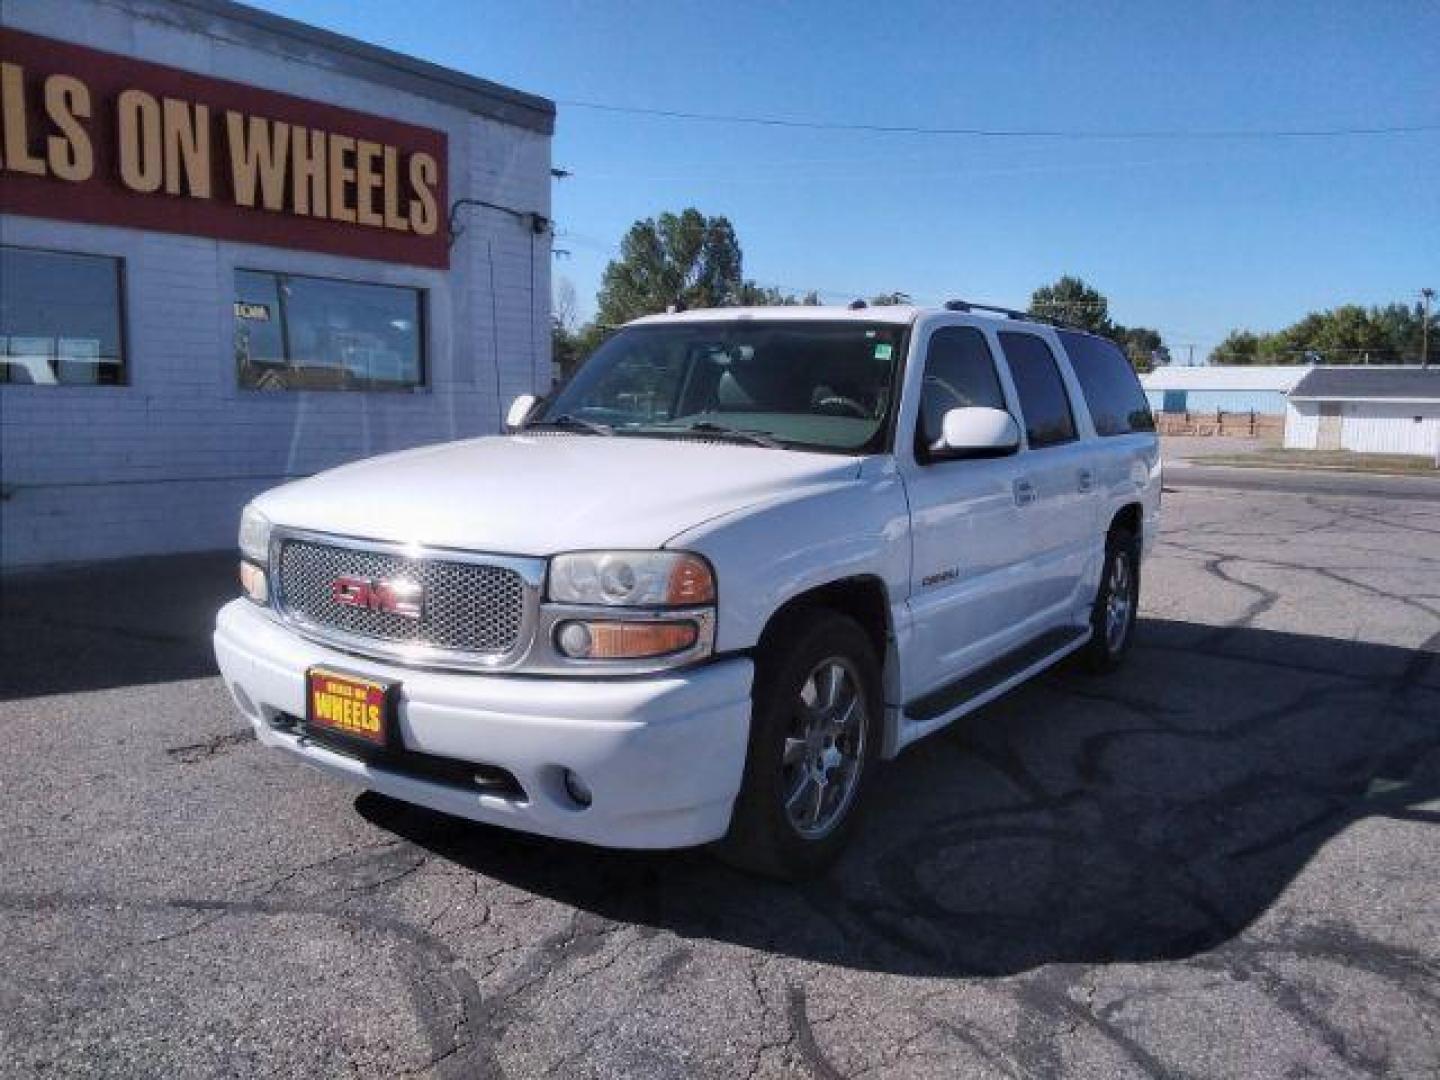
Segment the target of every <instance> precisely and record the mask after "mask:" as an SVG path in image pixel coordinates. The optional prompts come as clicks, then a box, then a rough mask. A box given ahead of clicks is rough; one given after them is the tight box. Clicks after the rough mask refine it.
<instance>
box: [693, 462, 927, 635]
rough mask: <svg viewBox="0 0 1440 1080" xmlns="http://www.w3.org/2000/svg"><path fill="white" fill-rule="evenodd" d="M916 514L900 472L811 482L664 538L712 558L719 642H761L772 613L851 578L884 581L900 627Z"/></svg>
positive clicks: (895, 621) (894, 620)
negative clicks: (912, 517)
mask: <svg viewBox="0 0 1440 1080" xmlns="http://www.w3.org/2000/svg"><path fill="white" fill-rule="evenodd" d="M909 530H910V518H909V509H908V505H907V503H906V500H905V492H904V488H903V486H902V484H901V482H900V480H899V478H898V477H897V476H895V475H893V474H891V475H884V476H879V477H862V478H860V479H856V480H846V481H842V482H839V483H827V484H819V485H813V486H809V487H806V488H801V489H797V490H796V491H793V492H787V493H786V494H785V495H783V496H780V497H778V498H775V499H772V500H769V501H767V502H764V503H761V504H758V505H755V506H749V507H745V508H744V509H741V510H736V511H734V512H732V513H730V514H726V515H724V516H722V517H719V518H716V519H714V520H711V521H707V522H704V523H702V524H700V525H697V526H695V527H694V528H692V529H689V530H687V531H685V532H683V533H681V534H679V535H678V536H676V537H674V538H672V539H671V540H670V541H669V543H668V544H667V545H666V546H667V547H671V548H683V549H685V550H687V551H696V552H699V553H700V554H702V555H704V556H705V557H706V558H708V559H709V560H710V562H711V565H712V566H714V567H715V572H716V576H717V579H718V587H719V589H718V591H719V612H718V613H719V619H718V623H717V627H716V649H717V651H721V652H734V651H739V650H743V649H750V648H753V647H754V646H755V645H756V644H757V643H758V642H759V640H760V635H761V633H762V632H763V631H764V629H765V624H766V623H767V622H769V620H770V617H771V616H772V615H773V614H774V613H775V612H776V611H778V610H779V609H780V608H781V607H782V606H784V604H786V603H787V602H788V601H790V600H792V599H794V598H795V597H796V596H799V595H800V594H801V593H804V592H808V591H809V590H811V589H814V588H817V587H819V586H821V585H826V584H829V583H831V582H834V581H839V580H841V579H843V578H850V577H858V576H872V577H876V578H879V579H880V581H881V582H883V583H884V585H885V590H886V594H887V595H888V597H889V599H890V605H891V621H892V625H897V626H898V624H899V623H900V622H901V621H902V615H903V610H904V603H905V600H906V597H907V595H908V591H909V581H910V531H909Z"/></svg>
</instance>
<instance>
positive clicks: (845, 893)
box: [357, 619, 1440, 975]
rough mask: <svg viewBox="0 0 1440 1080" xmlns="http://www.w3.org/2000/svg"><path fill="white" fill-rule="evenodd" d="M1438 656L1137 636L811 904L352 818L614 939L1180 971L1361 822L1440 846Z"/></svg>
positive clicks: (1161, 630) (414, 821)
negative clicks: (1157, 966) (1117, 663)
mask: <svg viewBox="0 0 1440 1080" xmlns="http://www.w3.org/2000/svg"><path fill="white" fill-rule="evenodd" d="M1437 651H1440V635H1436V637H1435V638H1433V639H1431V641H1430V642H1428V643H1427V644H1426V646H1425V647H1424V648H1422V649H1421V650H1419V651H1415V650H1409V649H1402V648H1395V647H1391V646H1384V645H1370V644H1364V643H1355V642H1346V641H1336V640H1332V639H1326V638H1316V637H1310V636H1305V635H1297V634H1288V633H1278V632H1275V631H1270V630H1261V629H1255V628H1249V627H1236V628H1217V627H1214V626H1202V625H1197V624H1191V623H1184V622H1172V621H1165V620H1155V619H1147V620H1144V621H1142V623H1141V625H1140V637H1139V639H1138V641H1137V646H1136V649H1135V651H1134V653H1133V654H1132V656H1131V657H1130V660H1129V662H1128V663H1127V665H1126V667H1125V668H1124V670H1123V671H1121V672H1120V673H1118V674H1116V675H1113V676H1109V677H1104V678H1093V677H1089V676H1086V675H1084V674H1082V673H1080V672H1078V671H1077V670H1074V669H1073V668H1071V667H1068V666H1062V668H1060V669H1059V670H1057V671H1054V672H1052V673H1050V674H1049V675H1047V676H1045V677H1044V678H1042V679H1041V680H1039V681H1038V682H1036V683H1035V684H1033V685H1031V686H1028V687H1025V688H1022V689H1020V690H1018V691H1016V692H1015V693H1013V694H1011V695H1009V696H1008V697H1007V698H1005V699H1003V700H1002V701H1000V702H997V703H995V704H994V705H992V706H990V707H987V708H986V709H984V710H982V711H980V712H979V713H976V714H974V715H973V716H971V717H969V718H967V719H966V720H965V721H962V722H961V724H959V725H958V726H957V727H956V728H953V729H951V730H950V731H948V732H946V733H944V734H941V735H939V736H937V737H935V738H933V739H930V740H927V741H925V742H922V743H920V744H919V745H917V746H915V747H914V748H912V749H910V750H908V751H907V752H906V753H905V754H903V755H902V756H901V757H900V758H899V760H897V761H896V762H894V763H892V764H891V765H890V766H888V767H887V768H886V769H885V770H884V771H883V773H882V774H880V776H879V778H878V779H879V782H878V783H877V785H876V788H875V789H874V790H873V791H872V793H871V794H872V799H871V801H870V804H869V805H868V807H867V816H866V820H865V822H864V828H863V829H862V831H861V833H860V835H859V836H858V837H857V840H856V843H855V844H854V846H853V847H852V849H851V850H850V851H849V852H848V853H847V855H846V856H845V857H844V858H843V859H842V860H841V862H840V863H839V865H837V866H836V867H835V868H834V870H832V872H831V873H830V874H829V875H828V876H827V877H825V878H823V879H821V880H818V881H813V882H809V883H806V884H804V885H799V886H793V885H786V884H783V883H778V882H772V881H765V880H759V879H756V878H752V877H748V876H746V875H743V874H740V873H737V872H735V871H733V870H730V869H728V868H727V867H725V866H723V865H722V864H720V863H719V862H718V861H717V860H715V859H713V858H711V857H709V856H708V855H707V854H706V853H704V852H679V853H634V852H612V851H606V850H601V849H596V848H590V847H584V846H581V845H575V844H562V843H557V842H554V841H549V840H543V839H537V838H533V837H527V836H524V835H520V834H515V833H510V832H507V831H505V830H500V829H492V828H487V827H484V826H478V825H472V824H470V823H467V822H463V821H460V820H457V819H454V818H448V817H445V816H443V815H439V814H434V813H431V812H429V811H425V810H421V809H418V808H414V807H409V806H406V805H404V804H401V803H398V802H394V801H391V800H389V799H385V798H382V797H380V796H376V795H373V794H367V795H362V796H360V797H359V799H358V800H357V809H358V810H359V812H360V813H361V814H363V815H364V816H365V817H366V818H367V819H368V820H370V821H371V822H373V823H374V824H376V825H377V826H379V827H382V828H384V829H387V830H389V831H391V832H393V833H395V834H397V835H399V836H401V837H403V838H405V839H408V840H410V841H412V842H413V843H415V844H417V845H419V846H421V847H423V848H425V849H427V850H428V851H430V852H432V853H433V854H434V855H436V856H438V857H441V858H444V859H448V860H450V861H451V862H453V863H455V864H458V865H460V866H463V867H467V868H469V869H470V870H473V871H474V872H476V873H478V874H483V875H486V876H487V877H490V878H494V879H497V880H499V881H503V882H506V883H508V884H510V885H513V886H515V887H518V888H521V889H525V890H527V891H529V892H532V893H535V894H538V895H541V896H545V897H549V898H552V899H554V900H556V901H559V902H563V903H565V904H569V905H573V906H574V907H576V908H578V909H581V910H583V911H586V912H589V913H592V914H594V915H598V916H600V917H603V918H607V919H612V920H617V921H623V922H629V923H635V924H639V925H642V926H646V927H652V928H663V929H665V930H668V931H671V932H673V933H675V934H677V935H680V936H684V937H694V938H706V939H716V940H723V941H726V942H730V943H734V944H740V945H744V946H746V947H749V948H754V949H758V950H764V951H767V952H773V953H779V954H784V955H787V956H792V957H798V958H803V959H807V960H814V961H818V962H821V963H827V964H837V965H841V966H846V967H853V968H860V969H867V970H885V971H890V972H896V973H905V974H932V975H961V974H1008V973H1014V972H1019V971H1024V970H1028V969H1030V968H1033V967H1035V966H1038V965H1041V964H1046V963H1051V962H1066V961H1070V962H1091V963H1097V962H1107V961H1147V960H1163V959H1177V958H1182V957H1186V956H1189V955H1192V954H1195V953H1197V952H1200V951H1204V950H1208V949H1211V948H1213V947H1215V946H1216V945H1219V944H1221V943H1223V942H1225V941H1227V940H1229V939H1230V938H1232V937H1233V936H1235V935H1236V934H1237V933H1239V932H1240V931H1241V930H1242V929H1244V928H1245V927H1246V926H1247V925H1249V924H1250V923H1251V922H1252V921H1253V920H1255V919H1256V918H1257V917H1258V916H1259V915H1261V914H1262V913H1263V912H1265V911H1266V910H1267V908H1269V907H1270V906H1271V905H1272V904H1273V903H1274V902H1275V901H1276V900H1277V898H1278V897H1279V896H1280V895H1281V893H1282V892H1283V891H1284V890H1285V888H1286V887H1287V885H1288V884H1289V883H1290V882H1291V881H1292V880H1293V879H1294V878H1295V876H1296V875H1297V874H1298V873H1300V872H1301V871H1302V870H1303V869H1304V867H1305V866H1306V864H1307V863H1308V862H1309V861H1310V859H1311V858H1312V857H1313V856H1314V855H1315V853H1316V852H1317V850H1318V849H1319V848H1320V846H1321V845H1322V844H1324V843H1325V842H1326V840H1327V839H1329V838H1330V837H1332V836H1334V835H1335V834H1336V833H1337V832H1338V831H1339V830H1341V829H1343V828H1344V827H1345V826H1347V825H1349V824H1350V823H1352V822H1356V821H1359V820H1361V819H1364V818H1366V817H1370V816H1375V815H1380V816H1390V817H1399V818H1405V819H1408V820H1413V821H1423V822H1429V823H1432V824H1440V812H1436V811H1433V810H1428V809H1423V808H1421V807H1420V806H1419V804H1420V803H1422V802H1425V801H1427V800H1433V799H1436V798H1440V724H1437V717H1440V655H1437ZM681 767H683V766H681Z"/></svg>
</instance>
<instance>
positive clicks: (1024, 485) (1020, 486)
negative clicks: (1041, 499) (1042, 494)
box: [1015, 477, 1035, 506]
mask: <svg viewBox="0 0 1440 1080" xmlns="http://www.w3.org/2000/svg"><path fill="white" fill-rule="evenodd" d="M1034 501H1035V485H1034V484H1032V483H1031V482H1030V481H1029V480H1026V479H1025V478H1024V477H1021V478H1020V479H1019V480H1016V481H1015V505H1016V506H1029V505H1030V504H1031V503H1033V502H1034Z"/></svg>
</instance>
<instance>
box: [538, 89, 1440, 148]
mask: <svg viewBox="0 0 1440 1080" xmlns="http://www.w3.org/2000/svg"><path fill="white" fill-rule="evenodd" d="M558 104H560V105H564V106H565V107H566V108H569V109H590V110H592V111H595V112H607V113H621V114H624V115H627V116H649V117H654V118H657V119H662V120H694V121H698V122H700V123H707V124H749V125H752V126H756V127H778V128H803V129H806V130H810V131H864V132H872V133H879V134H887V135H941V136H969V137H973V138H983V139H1077V140H1082V139H1088V140H1108V139H1326V138H1346V137H1351V136H1374V135H1418V134H1423V133H1426V132H1435V131H1440V123H1429V124H1388V125H1380V126H1374V127H1368V126H1367V127H1330V128H1228V129H1226V128H1209V129H1206V128H1193V129H1184V128H1173V129H1161V128H1140V129H1133V130H1120V131H1080V130H1075V129H1060V128H981V127H929V126H924V125H917V124H860V123H850V122H847V121H841V120H801V119H794V118H791V117H781V116H755V115H744V114H736V113H699V112H686V111H683V110H680V109H648V108H642V107H639V106H631V105H609V104H605V103H603V102H599V101H578V100H575V99H565V98H561V99H558Z"/></svg>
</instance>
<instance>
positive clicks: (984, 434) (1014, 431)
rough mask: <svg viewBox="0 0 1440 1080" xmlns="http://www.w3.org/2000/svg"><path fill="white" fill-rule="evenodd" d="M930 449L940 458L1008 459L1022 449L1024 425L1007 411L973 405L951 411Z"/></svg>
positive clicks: (947, 414)
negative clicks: (1006, 457)
mask: <svg viewBox="0 0 1440 1080" xmlns="http://www.w3.org/2000/svg"><path fill="white" fill-rule="evenodd" d="M940 430H941V434H940V438H939V439H937V440H936V442H935V445H934V446H932V447H931V448H930V452H931V454H932V455H933V456H935V457H937V458H985V457H1004V456H1005V455H1006V454H1013V453H1015V451H1017V450H1019V449H1020V425H1018V424H1017V423H1015V418H1014V417H1013V416H1011V415H1010V414H1009V413H1008V412H1006V411H1005V410H1004V409H991V408H986V407H985V406H982V405H972V406H970V407H968V408H964V409H951V410H950V411H949V412H947V413H946V414H945V418H944V420H943V421H941V425H940Z"/></svg>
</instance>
